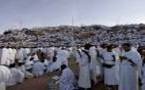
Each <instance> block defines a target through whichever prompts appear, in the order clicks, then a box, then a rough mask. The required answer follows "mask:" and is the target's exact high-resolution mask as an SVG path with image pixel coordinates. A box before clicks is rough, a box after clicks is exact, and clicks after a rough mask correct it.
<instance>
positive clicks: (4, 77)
mask: <svg viewBox="0 0 145 90" xmlns="http://www.w3.org/2000/svg"><path fill="white" fill-rule="evenodd" d="M10 75H11V73H10V70H9V69H8V68H7V67H5V66H2V65H0V90H5V89H6V82H7V81H8V80H9V78H10Z"/></svg>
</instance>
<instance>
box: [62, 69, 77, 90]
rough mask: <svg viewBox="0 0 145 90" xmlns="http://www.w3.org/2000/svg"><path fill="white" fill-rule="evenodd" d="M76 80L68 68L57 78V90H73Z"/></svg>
mask: <svg viewBox="0 0 145 90" xmlns="http://www.w3.org/2000/svg"><path fill="white" fill-rule="evenodd" d="M75 83H76V80H75V76H74V73H73V72H72V70H71V69H70V68H65V69H64V70H63V71H62V74H61V76H60V78H59V90H74V88H75V87H74V86H75Z"/></svg>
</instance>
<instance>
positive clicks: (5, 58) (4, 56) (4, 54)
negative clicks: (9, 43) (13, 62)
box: [1, 48, 10, 65]
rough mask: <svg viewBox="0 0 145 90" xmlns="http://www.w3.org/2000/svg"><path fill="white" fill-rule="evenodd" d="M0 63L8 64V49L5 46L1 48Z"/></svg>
mask: <svg viewBox="0 0 145 90" xmlns="http://www.w3.org/2000/svg"><path fill="white" fill-rule="evenodd" d="M1 64H3V65H10V61H9V50H8V49H7V48H3V49H2V56H1Z"/></svg>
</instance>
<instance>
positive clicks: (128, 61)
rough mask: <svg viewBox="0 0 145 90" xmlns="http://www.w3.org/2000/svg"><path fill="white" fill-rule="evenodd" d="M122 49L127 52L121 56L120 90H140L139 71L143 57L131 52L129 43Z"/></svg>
mask: <svg viewBox="0 0 145 90" xmlns="http://www.w3.org/2000/svg"><path fill="white" fill-rule="evenodd" d="M122 47H123V49H124V51H125V52H124V53H123V54H122V55H121V56H120V60H121V61H120V74H119V75H120V79H119V80H120V83H119V90H139V87H138V77H139V76H138V71H139V62H140V61H139V60H141V56H140V55H139V53H138V52H136V51H133V50H131V45H130V44H129V43H124V44H123V45H122Z"/></svg>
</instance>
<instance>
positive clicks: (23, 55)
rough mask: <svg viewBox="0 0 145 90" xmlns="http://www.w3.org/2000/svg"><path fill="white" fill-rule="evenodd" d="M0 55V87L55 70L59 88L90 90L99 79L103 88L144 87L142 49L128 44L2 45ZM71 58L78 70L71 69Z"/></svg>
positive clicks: (144, 53) (142, 89) (125, 89)
mask: <svg viewBox="0 0 145 90" xmlns="http://www.w3.org/2000/svg"><path fill="white" fill-rule="evenodd" d="M0 56H1V57H0V58H1V59H0V90H2V88H3V89H5V87H7V86H13V85H16V84H20V83H23V81H24V79H29V78H37V77H40V76H43V75H44V74H47V73H49V72H55V71H59V72H60V74H59V78H58V81H57V83H58V86H59V90H93V89H92V87H94V86H95V85H97V84H98V83H100V82H103V84H104V86H105V89H106V90H145V49H144V48H140V47H133V46H132V45H131V44H130V43H124V44H122V45H114V44H101V45H91V44H88V43H87V44H85V45H84V46H76V47H71V48H65V47H50V48H17V49H16V48H1V49H0ZM70 57H73V58H74V59H69V58H70ZM70 60H74V62H75V63H76V65H77V66H78V67H77V69H78V70H77V72H74V71H73V70H72V69H71V68H70V66H69V64H68V63H69V62H71V61H70ZM48 83H49V82H48ZM95 90H99V89H97V88H96V89H95Z"/></svg>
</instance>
